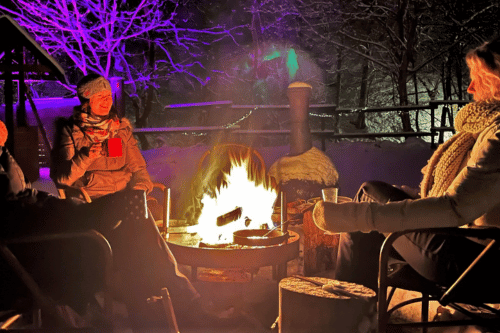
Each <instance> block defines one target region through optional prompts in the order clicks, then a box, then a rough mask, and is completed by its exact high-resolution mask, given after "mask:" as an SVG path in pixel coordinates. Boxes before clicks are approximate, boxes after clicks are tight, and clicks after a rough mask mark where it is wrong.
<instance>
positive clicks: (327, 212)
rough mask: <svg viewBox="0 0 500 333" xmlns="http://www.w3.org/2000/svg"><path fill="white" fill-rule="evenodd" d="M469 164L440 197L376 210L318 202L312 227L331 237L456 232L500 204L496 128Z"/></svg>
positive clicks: (499, 138) (363, 205)
mask: <svg viewBox="0 0 500 333" xmlns="http://www.w3.org/2000/svg"><path fill="white" fill-rule="evenodd" d="M477 149H478V151H477V153H476V154H475V156H474V161H473V163H472V164H469V166H468V167H466V168H464V169H463V170H462V171H461V172H460V173H459V175H458V176H457V177H456V178H455V180H454V182H453V184H452V186H450V189H451V190H448V191H447V193H446V194H445V195H443V196H441V197H434V198H432V197H431V198H424V199H416V200H404V201H400V202H390V203H387V204H379V203H373V202H370V203H368V202H360V203H350V202H347V203H341V204H332V203H325V202H322V201H320V202H318V203H317V204H316V206H315V208H314V211H313V218H314V221H315V223H316V225H317V226H318V227H319V228H321V229H323V230H328V231H331V232H351V231H365V232H368V231H371V230H378V231H380V232H394V231H400V230H407V229H418V228H435V227H457V226H462V225H465V224H467V223H470V222H473V221H474V220H475V219H477V218H479V217H480V216H482V215H484V214H485V213H487V212H488V211H490V210H491V209H492V208H493V207H495V206H496V205H498V204H499V203H500V131H499V129H498V126H497V127H496V128H495V129H494V131H492V132H491V133H489V134H488V133H487V134H485V139H483V140H482V142H481V143H480V145H479V148H477Z"/></svg>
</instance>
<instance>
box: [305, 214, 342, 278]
mask: <svg viewBox="0 0 500 333" xmlns="http://www.w3.org/2000/svg"><path fill="white" fill-rule="evenodd" d="M302 227H303V230H304V275H305V276H312V275H314V274H316V273H319V272H324V271H327V270H332V269H335V265H336V263H337V250H338V246H339V234H334V235H326V234H325V232H324V231H323V230H321V229H319V228H318V227H317V226H316V224H314V221H313V218H312V209H309V210H307V211H305V212H304V217H303V224H302Z"/></svg>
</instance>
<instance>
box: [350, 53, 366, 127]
mask: <svg viewBox="0 0 500 333" xmlns="http://www.w3.org/2000/svg"><path fill="white" fill-rule="evenodd" d="M367 88H368V58H363V66H362V69H361V86H360V88H359V100H358V107H359V108H364V107H365V106H366V93H367V90H368V89H367ZM352 124H354V126H355V127H356V129H365V128H366V121H365V113H364V112H363V111H361V112H359V114H358V118H357V119H356V121H354V122H352Z"/></svg>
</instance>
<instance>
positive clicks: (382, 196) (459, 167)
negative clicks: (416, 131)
mask: <svg viewBox="0 0 500 333" xmlns="http://www.w3.org/2000/svg"><path fill="white" fill-rule="evenodd" d="M466 62H467V65H468V67H469V70H470V77H471V83H470V85H469V88H468V90H467V91H468V92H469V93H470V94H472V95H473V97H474V102H472V103H469V104H467V105H466V106H464V107H463V108H462V109H461V110H460V111H459V112H458V113H457V115H456V118H455V129H456V131H457V134H455V135H454V136H453V137H451V138H450V139H449V140H447V141H446V142H445V143H444V144H442V145H441V146H439V147H438V149H437V150H436V151H435V152H434V154H433V156H432V157H431V159H430V160H429V162H428V164H427V166H426V167H425V168H424V169H423V173H424V177H423V180H422V182H421V185H420V195H419V196H418V195H417V193H415V192H418V191H414V192H413V193H411V192H410V191H407V190H406V189H405V188H403V190H406V191H403V190H402V189H399V188H396V187H394V186H392V185H389V184H386V183H382V182H369V183H365V184H363V186H362V188H361V189H360V191H359V192H358V194H357V196H356V198H355V200H354V201H357V202H350V203H341V204H334V203H328V202H322V201H320V202H318V203H317V204H316V206H315V208H314V211H313V217H314V221H315V223H316V225H317V226H318V227H319V228H321V229H323V230H329V231H333V232H355V231H361V232H364V233H365V234H361V233H352V234H345V233H344V234H342V236H341V243H340V245H339V258H338V266H337V273H336V278H338V279H341V280H348V281H352V282H357V283H361V284H365V285H367V286H369V287H372V288H376V287H377V273H378V271H377V270H378V265H377V263H378V255H379V252H380V246H381V244H382V241H383V239H384V237H383V234H382V233H390V232H394V231H399V230H407V229H418V228H433V227H459V226H466V225H469V224H473V225H490V226H500V214H499V213H500V211H499V209H500V40H499V39H495V40H492V41H491V42H488V43H485V44H483V45H481V46H479V47H477V48H475V49H473V50H471V51H470V52H469V53H468V54H467V56H466ZM370 231H376V232H371V233H367V232H370ZM394 248H395V250H396V251H397V254H398V255H400V256H401V258H399V259H401V260H402V261H405V262H406V263H407V264H409V265H410V266H411V267H412V268H413V269H414V270H416V271H417V272H418V273H419V274H420V275H422V276H423V277H425V278H427V279H429V280H431V281H434V282H436V283H438V284H440V285H443V286H449V284H450V283H451V282H452V281H454V280H456V279H457V278H458V276H459V274H461V273H462V272H463V270H464V269H465V268H466V267H467V266H468V265H469V264H470V263H471V262H472V260H473V259H474V258H475V257H476V256H477V255H478V254H479V253H480V251H481V250H482V249H483V248H484V246H483V245H482V244H479V243H478V242H475V241H473V240H470V239H464V238H461V237H449V236H444V235H435V234H427V233H412V234H409V235H406V236H404V237H400V238H399V239H398V240H397V241H396V242H395V243H394ZM499 259H500V256H498V257H496V258H493V260H499Z"/></svg>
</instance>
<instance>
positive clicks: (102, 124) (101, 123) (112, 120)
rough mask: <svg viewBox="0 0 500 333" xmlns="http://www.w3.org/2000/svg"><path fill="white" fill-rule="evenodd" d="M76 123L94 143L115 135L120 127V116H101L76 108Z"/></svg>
mask: <svg viewBox="0 0 500 333" xmlns="http://www.w3.org/2000/svg"><path fill="white" fill-rule="evenodd" d="M74 118H75V123H76V125H77V126H78V127H80V128H82V130H83V132H84V133H85V135H86V136H87V137H88V138H89V139H90V140H91V142H93V143H100V142H104V140H106V139H108V138H110V137H113V136H114V135H115V134H116V132H118V128H119V127H120V119H118V117H116V116H114V117H99V116H93V115H91V114H89V113H85V112H82V111H80V110H75V113H74Z"/></svg>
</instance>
